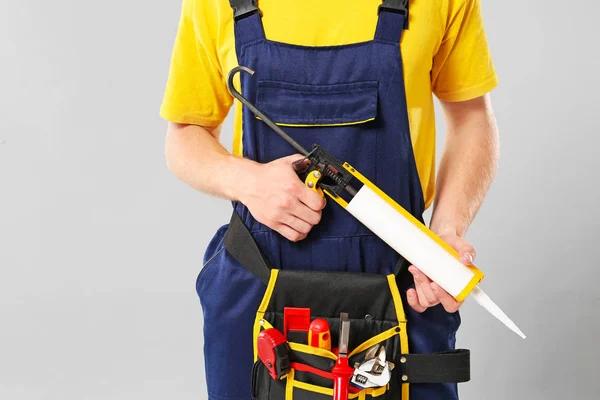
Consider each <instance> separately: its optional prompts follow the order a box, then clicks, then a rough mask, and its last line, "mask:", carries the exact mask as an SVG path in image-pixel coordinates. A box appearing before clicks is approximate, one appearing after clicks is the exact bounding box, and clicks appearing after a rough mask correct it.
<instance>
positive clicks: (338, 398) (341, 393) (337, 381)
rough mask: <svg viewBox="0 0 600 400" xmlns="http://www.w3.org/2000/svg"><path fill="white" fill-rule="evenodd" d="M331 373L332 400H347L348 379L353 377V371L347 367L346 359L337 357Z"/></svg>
mask: <svg viewBox="0 0 600 400" xmlns="http://www.w3.org/2000/svg"><path fill="white" fill-rule="evenodd" d="M331 373H332V374H333V400H348V388H349V386H350V379H352V375H354V369H353V368H350V366H349V365H348V357H339V358H338V359H337V362H336V363H335V367H333V369H332V370H331Z"/></svg>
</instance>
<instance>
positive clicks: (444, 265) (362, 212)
mask: <svg viewBox="0 0 600 400" xmlns="http://www.w3.org/2000/svg"><path fill="white" fill-rule="evenodd" d="M242 71H243V72H246V73H248V74H250V75H253V74H254V71H253V70H251V69H250V68H248V67H245V66H238V67H236V68H234V69H232V70H231V71H230V72H229V76H228V82H227V84H228V89H229V91H230V92H231V94H232V95H233V96H234V97H235V98H236V99H238V100H239V101H240V102H241V103H242V104H244V105H245V106H246V107H247V108H248V109H249V110H250V111H252V113H254V114H255V115H256V116H257V117H258V118H260V119H261V120H262V121H263V122H264V123H266V124H267V125H268V126H269V127H270V128H271V129H273V130H274V131H275V132H276V133H277V134H278V135H279V136H281V137H282V138H283V139H284V140H285V141H287V142H288V143H289V144H290V145H291V146H292V147H294V149H296V151H298V152H299V153H300V154H302V155H304V156H305V159H303V160H300V162H297V163H295V168H296V171H297V172H298V174H299V175H300V177H301V179H303V180H304V182H305V184H306V185H307V186H308V187H309V188H311V189H312V190H315V191H316V192H318V193H319V194H321V195H324V194H326V195H327V196H329V197H330V198H331V199H333V200H334V201H335V202H336V203H338V204H339V205H340V206H342V207H343V208H344V209H345V210H346V211H348V212H349V213H350V214H352V215H353V216H354V217H355V218H356V219H358V220H359V221H360V222H361V223H363V224H364V225H365V226H366V227H367V228H369V229H370V230H371V231H372V232H373V233H375V234H376V235H377V236H378V237H379V238H380V239H382V240H383V241H384V242H386V243H387V244H388V245H389V246H390V247H392V248H393V249H394V250H396V251H397V252H398V253H399V254H401V255H402V256H403V257H404V258H405V259H406V260H408V261H409V262H410V263H411V264H413V265H417V266H418V267H419V269H420V270H421V271H422V272H423V273H424V274H425V275H427V276H428V277H429V278H430V279H431V280H432V281H434V282H436V283H437V284H438V285H440V286H441V287H442V288H443V289H444V290H445V291H446V292H448V293H450V294H451V295H452V296H453V297H454V298H455V299H456V300H457V301H460V302H462V301H464V300H465V298H466V297H467V296H468V295H469V294H471V295H472V297H473V298H474V299H475V300H476V301H477V302H478V303H479V304H480V305H481V306H483V307H484V308H485V309H486V310H487V311H488V312H489V313H490V314H492V315H493V316H494V317H496V318H497V319H498V320H499V321H500V322H502V323H503V324H504V325H505V326H507V327H508V328H509V329H510V330H512V331H513V332H515V333H516V334H518V335H519V336H521V337H522V338H525V335H524V334H523V332H521V330H520V329H519V328H518V327H517V325H516V324H515V323H514V322H513V321H512V320H511V319H510V318H509V317H508V316H507V315H506V314H505V313H504V312H503V311H502V310H501V309H500V308H499V307H498V306H497V305H496V304H495V303H494V302H493V301H492V300H491V299H490V298H489V297H488V296H487V295H486V294H485V293H484V292H483V290H481V288H479V286H478V283H479V282H481V280H482V279H483V273H482V272H481V271H480V270H479V269H478V268H477V267H475V266H474V265H471V266H465V265H464V264H462V263H461V262H460V261H459V260H458V253H457V252H456V250H454V249H453V248H452V247H450V246H449V245H448V244H447V243H445V242H444V241H443V240H442V239H441V238H440V237H439V236H437V235H436V234H435V233H433V232H432V231H431V230H430V229H428V228H427V227H426V226H425V225H423V224H422V223H421V222H419V221H418V220H417V219H416V218H415V217H413V216H412V215H411V214H410V213H409V212H408V211H406V210H405V209H404V208H402V206H400V205H399V204H398V203H396V202H395V201H394V200H393V199H392V198H390V197H389V196H388V195H386V194H385V193H384V192H383V191H381V189H379V188H378V187H377V186H375V185H374V184H373V183H372V182H370V181H369V180H368V179H367V178H365V177H364V176H363V175H361V174H360V173H359V172H358V171H357V170H356V169H354V168H353V167H352V166H351V165H350V164H349V163H347V162H341V161H340V160H338V159H337V158H335V157H334V156H333V155H331V154H329V153H328V152H326V151H325V150H323V149H322V148H321V147H320V146H319V145H318V144H313V147H312V149H311V151H308V150H307V149H305V148H304V147H303V146H302V145H300V144H299V143H298V142H296V141H295V140H294V139H293V138H292V137H290V136H289V135H288V134H287V133H286V132H285V131H283V129H281V128H280V127H279V126H278V125H277V124H276V123H275V122H273V121H272V120H271V119H270V118H269V117H268V116H267V115H265V114H264V112H262V111H261V110H259V109H258V108H257V107H256V106H254V105H253V104H252V103H251V102H250V101H249V100H248V99H246V98H245V97H244V96H243V95H242V94H241V93H240V92H238V91H237V90H236V89H235V87H234V84H233V79H234V76H235V74H236V73H238V72H242ZM354 182H358V183H359V184H360V185H362V186H361V187H360V188H359V189H358V190H357V189H355V188H354V187H353V186H352V185H353V184H354ZM351 183H352V185H351Z"/></svg>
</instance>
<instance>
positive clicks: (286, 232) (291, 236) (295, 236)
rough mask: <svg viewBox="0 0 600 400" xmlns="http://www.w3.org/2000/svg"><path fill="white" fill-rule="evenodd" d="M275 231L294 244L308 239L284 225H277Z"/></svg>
mask: <svg viewBox="0 0 600 400" xmlns="http://www.w3.org/2000/svg"><path fill="white" fill-rule="evenodd" d="M273 229H275V230H276V231H277V232H279V233H280V234H281V236H283V237H284V238H286V239H287V240H290V241H292V242H297V241H299V240H302V239H304V238H305V237H306V235H305V234H303V233H300V232H298V231H296V230H294V229H292V228H290V227H289V226H287V225H284V224H276V225H275V227H274V228H273Z"/></svg>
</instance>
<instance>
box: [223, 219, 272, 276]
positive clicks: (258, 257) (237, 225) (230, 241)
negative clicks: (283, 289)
mask: <svg viewBox="0 0 600 400" xmlns="http://www.w3.org/2000/svg"><path fill="white" fill-rule="evenodd" d="M223 246H224V247H225V250H227V251H228V252H229V254H231V256H232V257H233V258H235V260H236V261H237V262H239V263H240V264H242V266H243V267H244V268H246V269H247V270H248V271H250V272H251V273H252V274H253V275H254V276H256V277H257V278H258V279H260V280H261V281H262V282H263V283H264V284H265V285H267V284H268V283H269V278H270V277H271V266H270V265H269V262H268V261H267V259H266V258H265V257H264V256H263V254H262V253H261V251H260V249H259V248H258V245H257V244H256V242H255V241H254V238H253V237H252V235H251V234H250V232H249V231H248V228H246V225H244V222H243V221H242V219H241V218H240V216H239V215H238V213H237V212H235V211H233V214H232V215H231V221H229V228H228V229H227V233H226V234H225V238H224V243H223Z"/></svg>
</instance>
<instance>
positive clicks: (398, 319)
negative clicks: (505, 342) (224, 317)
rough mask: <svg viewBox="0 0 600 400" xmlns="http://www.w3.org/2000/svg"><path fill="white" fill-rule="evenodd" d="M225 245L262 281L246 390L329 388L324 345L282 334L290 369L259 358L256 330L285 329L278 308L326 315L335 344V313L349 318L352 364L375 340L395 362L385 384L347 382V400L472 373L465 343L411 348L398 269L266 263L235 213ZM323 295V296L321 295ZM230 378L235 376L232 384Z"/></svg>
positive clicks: (292, 392) (331, 361) (289, 395)
mask: <svg viewBox="0 0 600 400" xmlns="http://www.w3.org/2000/svg"><path fill="white" fill-rule="evenodd" d="M224 247H225V249H226V250H227V251H228V252H229V253H230V254H231V256H232V257H233V258H235V259H236V260H237V261H238V262H239V263H240V264H241V265H242V266H244V267H245V268H246V269H248V270H249V271H250V272H251V273H252V274H254V275H255V276H256V277H257V278H258V279H260V280H261V281H262V282H264V283H265V284H266V285H267V286H266V290H265V294H264V297H263V299H262V302H261V304H260V306H259V309H258V310H257V313H256V319H255V323H254V330H253V332H254V333H253V334H254V340H253V343H254V361H255V364H254V368H253V371H252V392H253V393H252V396H253V398H255V399H258V400H279V399H281V400H283V399H285V400H294V399H296V400H320V399H323V400H325V399H331V398H332V395H333V387H334V384H333V380H332V369H333V367H334V365H335V363H336V360H337V358H338V356H337V355H336V354H335V353H334V352H332V351H328V350H324V349H320V348H316V347H312V346H309V345H307V344H305V343H295V342H294V341H292V340H291V339H290V338H288V344H289V347H288V350H289V352H288V353H289V354H288V356H289V366H290V368H289V371H288V372H287V373H286V374H285V375H284V376H282V377H280V379H273V378H272V377H271V375H269V371H268V369H267V367H266V366H265V365H264V364H263V363H262V362H261V360H259V359H258V354H257V338H258V336H259V334H260V333H261V331H263V330H266V329H269V328H276V329H278V330H279V331H284V319H283V316H284V308H286V307H299V308H310V316H311V318H322V319H325V320H326V321H327V322H328V323H329V326H330V329H331V332H330V335H331V339H332V340H331V343H337V338H338V335H339V330H340V328H339V319H340V313H341V312H343V313H347V314H348V317H349V320H350V333H349V341H348V353H347V356H348V361H349V365H350V366H351V367H352V366H354V365H355V363H361V362H363V361H364V360H365V354H366V353H367V352H368V351H369V350H370V349H372V348H374V347H381V346H383V347H384V348H385V354H386V359H387V361H389V362H391V363H393V365H394V367H393V369H392V370H391V379H390V380H389V382H388V383H387V384H385V386H382V387H371V388H366V389H358V388H355V387H351V388H350V390H349V394H348V398H349V399H358V400H362V399H371V398H375V397H377V398H378V399H382V400H383V399H402V400H407V399H408V388H409V384H410V383H454V382H466V381H468V380H469V379H470V364H469V351H468V350H454V351H448V352H444V353H433V354H410V353H409V348H408V338H407V331H406V318H405V314H404V309H403V305H402V300H401V298H400V291H399V289H398V284H397V274H399V273H400V271H398V269H397V271H396V273H394V274H389V275H387V276H386V275H378V274H371V273H353V272H333V271H331V272H328V271H296V270H280V269H276V268H272V267H271V266H270V265H269V262H268V261H267V260H266V258H265V257H264V256H263V254H262V253H261V251H260V249H259V248H258V246H257V244H256V242H255V241H254V239H253V238H252V236H251V234H250V232H249V231H248V229H247V228H246V226H245V225H244V223H243V222H242V220H241V219H240V217H239V216H238V214H237V213H236V212H234V213H233V216H232V218H231V222H230V224H229V228H228V231H227V233H226V235H225V239H224ZM325 294H326V296H325ZM232 384H235V383H232Z"/></svg>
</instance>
